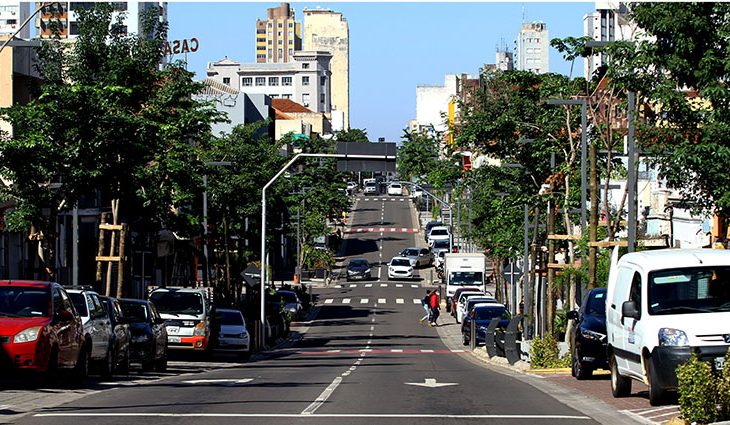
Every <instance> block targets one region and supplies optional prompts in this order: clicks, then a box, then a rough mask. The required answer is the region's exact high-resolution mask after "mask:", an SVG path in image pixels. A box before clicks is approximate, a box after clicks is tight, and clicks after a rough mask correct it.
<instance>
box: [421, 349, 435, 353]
mask: <svg viewBox="0 0 730 425" xmlns="http://www.w3.org/2000/svg"><path fill="white" fill-rule="evenodd" d="M421 352H422V353H433V350H426V349H422V350H421Z"/></svg>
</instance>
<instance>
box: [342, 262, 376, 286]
mask: <svg viewBox="0 0 730 425" xmlns="http://www.w3.org/2000/svg"><path fill="white" fill-rule="evenodd" d="M346 273H347V281H348V282H349V281H350V280H352V279H370V277H371V276H370V263H368V260H366V259H364V258H353V259H352V260H350V262H349V263H347V271H346Z"/></svg>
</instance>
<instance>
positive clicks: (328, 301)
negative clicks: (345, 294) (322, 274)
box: [324, 298, 335, 304]
mask: <svg viewBox="0 0 730 425" xmlns="http://www.w3.org/2000/svg"><path fill="white" fill-rule="evenodd" d="M333 302H335V300H333V299H332V298H327V299H326V300H324V303H325V304H332V303H333Z"/></svg>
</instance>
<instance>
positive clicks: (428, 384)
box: [405, 378, 459, 388]
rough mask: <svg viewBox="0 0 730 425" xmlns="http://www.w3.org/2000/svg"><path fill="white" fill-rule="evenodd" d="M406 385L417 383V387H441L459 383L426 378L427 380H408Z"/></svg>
mask: <svg viewBox="0 0 730 425" xmlns="http://www.w3.org/2000/svg"><path fill="white" fill-rule="evenodd" d="M405 384H406V385H415V386H417V387H428V388H439V387H448V386H451V385H459V384H457V383H456V382H436V379H435V378H426V380H425V382H406V383H405Z"/></svg>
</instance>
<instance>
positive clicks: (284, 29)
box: [256, 3, 302, 63]
mask: <svg viewBox="0 0 730 425" xmlns="http://www.w3.org/2000/svg"><path fill="white" fill-rule="evenodd" d="M298 50H302V24H301V23H299V22H297V21H295V20H294V9H293V8H291V7H290V6H289V3H282V4H281V5H280V6H279V7H272V8H269V9H266V20H265V21H262V20H260V19H257V20H256V63H279V62H289V61H291V60H292V57H293V56H294V52H296V51H298Z"/></svg>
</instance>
